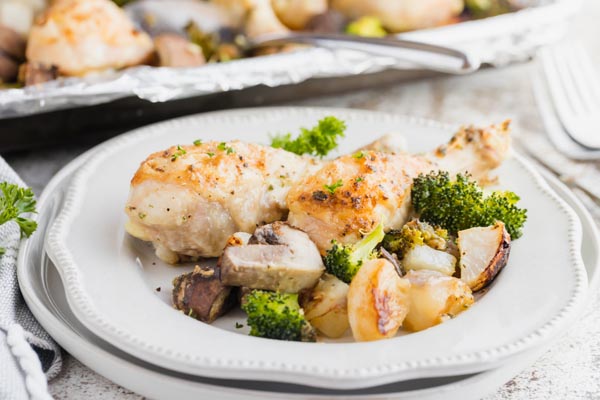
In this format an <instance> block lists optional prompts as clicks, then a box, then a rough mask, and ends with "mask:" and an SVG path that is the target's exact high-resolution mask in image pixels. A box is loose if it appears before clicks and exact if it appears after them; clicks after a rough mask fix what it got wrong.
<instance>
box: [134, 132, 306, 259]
mask: <svg viewBox="0 0 600 400" xmlns="http://www.w3.org/2000/svg"><path fill="white" fill-rule="evenodd" d="M317 168H318V164H317V162H316V161H314V160H313V159H311V158H307V157H300V156H297V155H295V154H292V153H289V152H286V151H282V150H278V149H273V148H271V147H266V146H260V145H257V144H249V143H242V142H239V141H234V142H229V143H219V142H207V143H204V144H200V145H198V146H194V145H192V146H174V147H171V148H169V149H167V150H165V151H162V152H158V153H154V154H152V155H150V156H149V157H148V158H147V159H146V160H145V161H144V162H143V163H142V164H141V166H140V168H139V169H138V171H137V172H136V174H135V176H134V177H133V179H132V180H131V190H130V193H129V199H128V200H127V205H126V207H125V211H126V213H127V215H128V216H129V221H128V223H127V225H126V229H127V231H128V232H129V233H130V234H131V235H133V236H135V237H137V238H140V239H142V240H147V241H151V242H153V243H154V245H155V247H156V252H157V255H158V256H159V257H160V258H161V259H163V260H165V261H167V262H170V263H176V262H178V261H183V260H186V259H195V258H198V257H218V256H219V255H220V254H221V252H222V250H223V248H224V247H225V244H226V243H227V239H228V238H229V237H230V236H231V235H232V234H233V233H235V232H240V231H242V232H250V233H251V232H254V230H255V229H256V227H257V226H260V225H263V224H265V223H269V222H273V221H278V220H285V218H286V216H287V212H288V210H287V204H286V201H285V199H286V196H287V192H288V190H289V189H290V188H291V187H293V186H295V184H296V183H297V182H298V181H299V180H300V179H302V178H303V177H304V175H306V174H309V173H312V172H314V171H315V170H316V169H317Z"/></svg>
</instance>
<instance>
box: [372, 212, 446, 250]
mask: <svg viewBox="0 0 600 400" xmlns="http://www.w3.org/2000/svg"><path fill="white" fill-rule="evenodd" d="M381 245H382V246H383V247H384V248H385V249H386V250H387V251H389V252H391V253H396V254H397V255H398V256H399V257H400V258H402V256H403V255H404V254H406V252H407V251H409V250H410V249H412V248H413V247H415V246H420V245H427V246H429V247H431V248H434V249H436V250H443V251H445V250H446V249H447V248H448V245H449V242H448V231H446V230H445V229H442V228H439V227H434V226H432V225H429V224H428V223H427V222H422V221H419V220H418V219H414V220H412V221H410V222H407V223H406V224H405V225H404V226H403V227H402V229H396V230H392V231H390V232H388V233H386V235H385V237H384V238H383V241H382V242H381Z"/></svg>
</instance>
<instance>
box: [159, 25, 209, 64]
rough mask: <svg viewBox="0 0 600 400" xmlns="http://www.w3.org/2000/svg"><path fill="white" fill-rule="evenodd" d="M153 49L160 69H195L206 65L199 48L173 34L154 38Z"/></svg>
mask: <svg viewBox="0 0 600 400" xmlns="http://www.w3.org/2000/svg"><path fill="white" fill-rule="evenodd" d="M154 47H155V50H156V54H157V56H158V64H159V65H160V66H161V67H197V66H200V65H204V64H206V59H205V58H204V54H203V53H202V48H201V47H200V46H198V45H196V44H194V43H192V42H190V41H189V40H187V39H186V38H184V37H183V36H180V35H177V34H174V33H163V34H161V35H158V36H156V37H155V38H154Z"/></svg>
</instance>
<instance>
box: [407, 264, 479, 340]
mask: <svg viewBox="0 0 600 400" xmlns="http://www.w3.org/2000/svg"><path fill="white" fill-rule="evenodd" d="M405 278H406V279H408V281H410V291H409V296H410V310H409V311H408V314H407V315H406V319H405V320H404V327H405V328H406V329H408V330H410V331H422V330H423V329H427V328H430V327H432V326H435V325H438V324H440V323H442V322H444V321H446V320H448V319H450V318H454V317H455V316H457V315H458V314H460V313H461V312H463V311H464V310H466V309H467V308H469V307H470V306H471V304H473V302H474V301H475V300H474V298H473V294H472V293H471V289H469V286H468V285H467V284H466V283H464V282H463V281H461V280H460V279H458V278H454V277H451V276H446V275H444V274H442V273H440V272H437V271H431V270H421V271H409V272H408V273H407V274H406V277H405Z"/></svg>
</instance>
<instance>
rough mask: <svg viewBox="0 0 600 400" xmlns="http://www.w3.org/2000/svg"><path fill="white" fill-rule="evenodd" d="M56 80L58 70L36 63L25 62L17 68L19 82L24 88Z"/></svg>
mask: <svg viewBox="0 0 600 400" xmlns="http://www.w3.org/2000/svg"><path fill="white" fill-rule="evenodd" d="M56 78H58V68H56V67H55V66H46V65H43V64H40V63H36V62H27V63H25V64H22V65H21V67H20V68H19V82H22V83H23V84H24V85H25V86H31V85H39V84H42V83H45V82H49V81H52V80H54V79H56Z"/></svg>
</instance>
